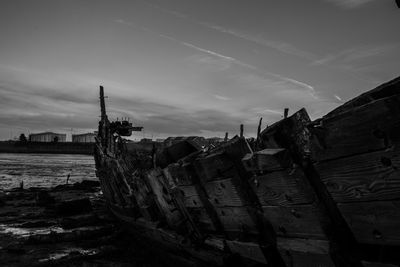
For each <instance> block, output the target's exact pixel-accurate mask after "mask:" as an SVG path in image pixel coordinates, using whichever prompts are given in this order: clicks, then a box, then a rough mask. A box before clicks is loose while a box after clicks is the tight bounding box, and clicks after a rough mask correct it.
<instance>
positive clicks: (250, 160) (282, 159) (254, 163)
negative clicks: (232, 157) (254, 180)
mask: <svg viewBox="0 0 400 267" xmlns="http://www.w3.org/2000/svg"><path fill="white" fill-rule="evenodd" d="M242 162H243V166H244V167H245V168H246V170H247V171H250V172H251V171H254V172H256V171H276V170H283V169H286V168H288V167H291V166H292V164H293V163H292V161H291V159H290V155H289V153H288V151H287V150H286V149H284V148H275V149H264V150H261V151H257V152H254V153H249V154H246V155H245V156H244V157H243V159H242Z"/></svg>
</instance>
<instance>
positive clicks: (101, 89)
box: [100, 85, 107, 120]
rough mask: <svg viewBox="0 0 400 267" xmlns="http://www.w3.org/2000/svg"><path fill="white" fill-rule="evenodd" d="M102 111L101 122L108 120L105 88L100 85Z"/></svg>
mask: <svg viewBox="0 0 400 267" xmlns="http://www.w3.org/2000/svg"><path fill="white" fill-rule="evenodd" d="M100 109H101V120H104V119H105V118H107V114H106V104H105V102H104V88H103V86H101V85H100Z"/></svg>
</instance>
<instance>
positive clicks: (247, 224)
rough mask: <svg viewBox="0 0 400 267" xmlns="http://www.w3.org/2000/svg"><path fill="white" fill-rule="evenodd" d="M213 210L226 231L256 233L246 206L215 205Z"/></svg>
mask: <svg viewBox="0 0 400 267" xmlns="http://www.w3.org/2000/svg"><path fill="white" fill-rule="evenodd" d="M215 210H216V211H217V213H218V215H219V219H220V221H221V223H222V225H223V227H224V229H225V231H226V232H240V233H244V234H257V233H258V230H257V229H256V225H255V224H254V222H253V220H252V219H251V217H250V216H249V213H248V210H247V208H246V207H216V208H215Z"/></svg>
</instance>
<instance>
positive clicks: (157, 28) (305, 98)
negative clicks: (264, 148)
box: [0, 0, 400, 140]
mask: <svg viewBox="0 0 400 267" xmlns="http://www.w3.org/2000/svg"><path fill="white" fill-rule="evenodd" d="M399 25H400V9H399V8H397V6H396V4H395V1H393V0H302V1H298V0H240V1H239V0H127V1H119V0H108V1H106V0H69V1H62V0H48V1H47V0H35V1H28V0H25V1H21V0H0V33H1V35H0V140H6V139H10V138H13V137H14V136H19V134H20V133H25V134H26V135H28V134H29V133H36V132H41V131H55V132H63V133H67V134H68V135H70V134H71V133H74V134H77V133H84V132H89V131H93V130H95V129H96V127H97V124H98V120H99V115H100V110H99V109H100V108H99V97H98V94H99V85H103V86H104V88H105V94H106V95H107V96H108V98H107V99H106V106H107V112H108V115H109V118H111V119H117V118H121V117H129V118H130V120H131V121H133V122H134V124H135V125H137V126H143V127H144V131H143V132H142V133H136V134H135V135H134V136H133V138H143V137H146V138H164V137H167V136H181V135H202V136H207V137H211V136H218V137H223V136H224V133H225V132H228V133H229V135H230V136H233V135H235V134H238V132H239V125H240V124H244V127H245V136H254V134H255V132H256V129H257V124H258V120H259V119H260V118H261V117H262V118H263V127H266V126H267V125H269V124H272V123H274V122H276V121H278V120H280V119H281V118H282V116H283V110H284V108H289V114H290V113H293V112H295V111H297V110H299V109H301V108H303V107H304V108H306V110H307V111H308V113H309V115H310V117H311V118H312V119H316V118H319V117H321V116H323V115H324V114H326V113H327V112H329V111H330V110H332V109H334V108H335V107H337V106H339V105H341V104H342V103H344V102H345V101H347V100H350V99H351V98H353V97H355V96H357V95H359V94H361V93H363V92H365V91H368V90H370V89H372V88H374V87H376V86H377V85H379V84H381V83H383V82H386V81H389V80H391V79H393V78H395V77H397V76H399V75H400V34H399V33H398V29H399Z"/></svg>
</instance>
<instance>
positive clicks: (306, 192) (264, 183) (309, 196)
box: [251, 168, 315, 206]
mask: <svg viewBox="0 0 400 267" xmlns="http://www.w3.org/2000/svg"><path fill="white" fill-rule="evenodd" d="M251 185H252V188H253V190H254V192H255V193H256V194H257V196H258V199H259V201H260V203H261V205H264V206H272V205H280V206H290V205H296V204H306V203H311V202H313V201H314V199H315V197H314V194H313V193H312V191H311V190H312V189H311V188H310V186H309V185H308V182H307V181H306V177H305V176H304V173H303V171H302V170H301V169H300V168H295V169H286V170H282V171H275V172H271V173H267V174H264V175H259V176H253V177H252V178H251Z"/></svg>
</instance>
